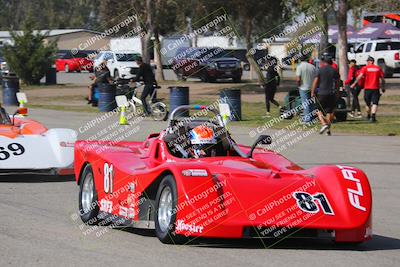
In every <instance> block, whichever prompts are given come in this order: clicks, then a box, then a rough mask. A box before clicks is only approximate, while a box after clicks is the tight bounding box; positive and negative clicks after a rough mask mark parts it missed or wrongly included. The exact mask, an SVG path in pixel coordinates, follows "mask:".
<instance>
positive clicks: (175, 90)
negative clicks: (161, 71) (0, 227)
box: [168, 86, 189, 117]
mask: <svg viewBox="0 0 400 267" xmlns="http://www.w3.org/2000/svg"><path fill="white" fill-rule="evenodd" d="M168 88H169V106H170V110H171V112H172V111H174V109H175V108H177V107H179V106H182V105H189V87H187V86H186V87H182V86H171V87H168ZM176 115H177V116H176V117H189V110H186V111H182V112H179V114H176Z"/></svg>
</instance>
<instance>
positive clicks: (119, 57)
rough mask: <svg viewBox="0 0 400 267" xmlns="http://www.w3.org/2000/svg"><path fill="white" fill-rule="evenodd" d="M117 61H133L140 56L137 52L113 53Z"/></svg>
mask: <svg viewBox="0 0 400 267" xmlns="http://www.w3.org/2000/svg"><path fill="white" fill-rule="evenodd" d="M115 56H116V58H117V61H122V62H128V61H135V60H136V59H138V58H139V57H140V55H139V54H115Z"/></svg>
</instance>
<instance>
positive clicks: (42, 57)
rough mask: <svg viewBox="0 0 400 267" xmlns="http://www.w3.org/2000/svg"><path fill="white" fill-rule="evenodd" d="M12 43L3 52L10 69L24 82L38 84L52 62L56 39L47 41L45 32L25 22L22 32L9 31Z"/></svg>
mask: <svg viewBox="0 0 400 267" xmlns="http://www.w3.org/2000/svg"><path fill="white" fill-rule="evenodd" d="M11 36H12V42H13V44H12V45H6V46H5V47H4V48H3V53H4V57H5V60H6V61H7V64H8V65H9V67H10V69H11V70H12V71H13V72H15V73H16V74H17V76H18V77H19V78H21V79H22V81H23V82H24V83H26V84H40V79H41V78H42V77H43V76H44V75H45V73H46V70H47V69H48V68H49V67H51V65H52V64H54V60H55V53H56V50H57V47H56V41H52V42H47V40H46V37H47V34H41V33H39V32H34V31H33V28H32V24H31V23H27V25H26V26H25V27H24V30H23V32H15V31H13V32H11Z"/></svg>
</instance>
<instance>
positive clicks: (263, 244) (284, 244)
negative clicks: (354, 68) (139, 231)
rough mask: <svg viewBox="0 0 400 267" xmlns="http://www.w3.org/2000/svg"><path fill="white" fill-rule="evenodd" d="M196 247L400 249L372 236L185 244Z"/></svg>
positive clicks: (392, 241)
mask: <svg viewBox="0 0 400 267" xmlns="http://www.w3.org/2000/svg"><path fill="white" fill-rule="evenodd" d="M187 244H188V245H191V246H196V247H207V248H210V247H212V248H233V249H234V248H238V249H303V250H353V251H379V250H396V249H400V239H397V238H392V237H387V236H381V235H374V236H373V238H372V240H370V241H367V242H364V243H360V244H346V243H343V244H341V243H334V242H332V241H330V240H313V239H281V240H274V239H271V240H265V239H264V240H261V239H239V240H238V239H233V240H229V239H194V240H191V241H189V242H188V243H187Z"/></svg>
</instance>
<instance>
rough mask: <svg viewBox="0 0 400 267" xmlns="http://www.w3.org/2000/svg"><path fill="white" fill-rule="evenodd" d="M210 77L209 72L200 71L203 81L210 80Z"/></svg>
mask: <svg viewBox="0 0 400 267" xmlns="http://www.w3.org/2000/svg"><path fill="white" fill-rule="evenodd" d="M209 79H210V78H209V77H208V75H207V72H205V71H202V72H201V73H200V80H201V81H202V82H203V83H206V82H209Z"/></svg>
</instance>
